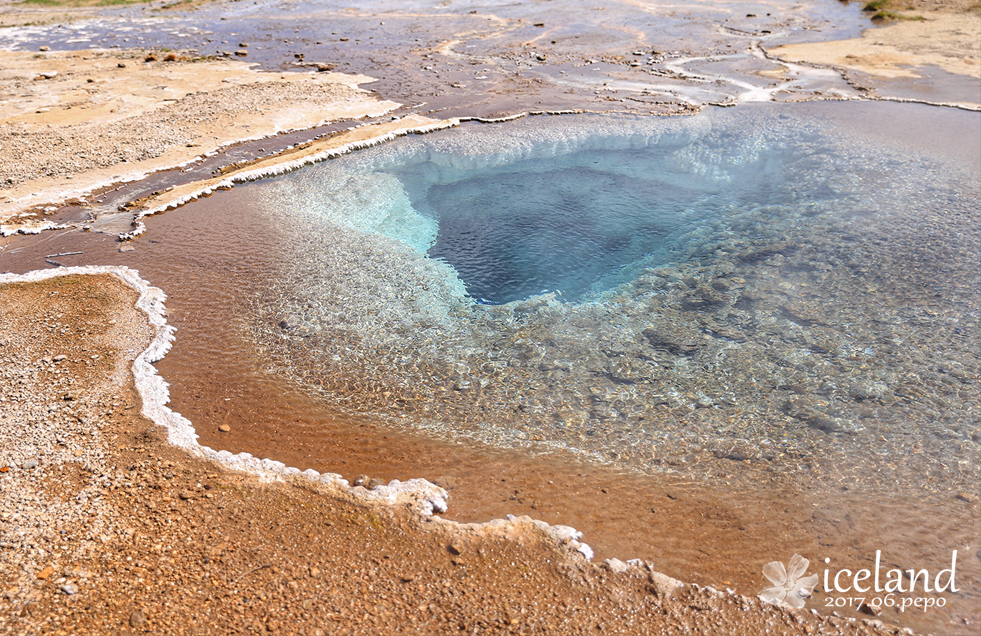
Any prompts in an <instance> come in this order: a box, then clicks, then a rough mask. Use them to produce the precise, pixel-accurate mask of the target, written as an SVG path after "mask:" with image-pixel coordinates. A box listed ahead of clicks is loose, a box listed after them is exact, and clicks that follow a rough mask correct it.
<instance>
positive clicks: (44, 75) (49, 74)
mask: <svg viewBox="0 0 981 636" xmlns="http://www.w3.org/2000/svg"><path fill="white" fill-rule="evenodd" d="M56 77H58V71H42V72H40V73H38V74H37V78H36V79H54V78H56Z"/></svg>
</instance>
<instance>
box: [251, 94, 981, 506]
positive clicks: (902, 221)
mask: <svg viewBox="0 0 981 636" xmlns="http://www.w3.org/2000/svg"><path fill="white" fill-rule="evenodd" d="M972 122H973V120H972ZM971 125H975V126H976V122H974V123H972V124H971ZM843 131H844V129H840V128H836V127H835V126H834V125H832V124H829V123H828V122H826V121H822V120H821V119H820V118H815V117H812V116H809V115H807V111H806V110H805V109H801V108H797V109H795V110H789V109H786V108H778V107H761V108H757V109H740V110H738V111H736V112H731V111H730V112H711V113H708V114H704V115H701V116H697V117H691V118H662V119H656V118H635V117H628V116H610V117H599V116H595V117H587V116H583V117H574V118H568V117H565V118H555V117H552V118H546V117H538V118H528V119H525V120H522V121H518V122H515V123H512V124H508V125H506V126H502V125H495V126H480V125H473V126H466V127H464V128H462V129H456V130H451V131H447V132H443V133H437V134H431V135H426V136H420V137H410V138H407V139H404V140H399V141H398V142H395V143H392V144H388V145H385V146H382V147H378V148H375V149H372V150H368V151H364V152H360V153H357V154H355V155H352V156H348V157H344V158H342V159H338V160H335V161H330V162H326V163H323V164H319V165H316V166H313V167H310V168H308V169H304V170H301V171H298V172H296V173H293V174H290V175H287V176H284V177H281V178H277V179H272V180H268V181H264V182H259V183H256V184H252V185H249V186H247V191H246V193H247V196H248V198H249V200H250V201H251V202H252V203H253V204H254V205H255V207H256V208H257V209H258V210H259V211H260V213H261V214H265V215H268V217H269V218H270V219H271V222H272V223H275V224H277V225H278V226H281V228H283V229H282V231H283V232H285V233H286V234H287V235H290V239H289V242H290V245H291V249H290V257H289V258H288V259H287V260H286V262H284V263H283V264H282V266H281V268H280V270H279V271H278V273H277V274H276V276H275V277H274V278H273V279H272V280H269V281H266V285H263V289H262V291H260V293H258V294H257V296H256V300H255V306H254V313H255V316H256V319H255V321H254V325H253V328H252V332H253V338H254V341H255V343H256V346H257V347H258V349H259V351H260V352H261V355H262V356H264V357H265V358H266V359H268V361H269V365H270V366H269V368H270V370H275V371H276V372H277V373H282V374H285V375H287V376H288V377H291V378H293V379H295V380H297V381H300V382H302V383H303V384H304V385H306V386H307V387H308V388H310V389H312V390H314V391H316V392H318V393H319V394H321V395H322V396H324V397H325V398H326V399H328V400H329V401H331V402H333V403H335V404H337V405H339V406H342V407H344V408H347V409H351V410H353V411H357V412H367V413H372V414H376V415H379V416H382V417H385V418H389V419H390V420H392V421H394V422H404V423H408V425H409V426H411V427H414V428H422V429H426V430H430V431H434V432H436V433H438V434H440V435H443V436H449V437H470V438H474V439H480V440H483V441H487V442H490V443H492V444H498V445H504V446H531V447H536V448H543V449H544V448H548V447H562V448H567V449H572V450H574V451H577V452H582V453H587V454H589V455H591V456H594V457H596V458H599V459H602V460H612V461H617V462H620V463H623V464H627V465H630V466H633V467H635V468H639V469H641V470H645V471H664V470H669V471H675V470H678V471H682V472H686V473H687V472H698V473H699V474H700V475H702V476H703V477H708V478H713V477H715V478H719V479H729V478H732V473H731V471H732V467H733V462H737V461H756V462H761V463H763V464H765V465H766V466H767V470H771V471H773V472H774V474H782V475H785V476H786V478H787V479H790V480H807V481H813V480H818V481H826V482H828V483H846V482H847V483H852V484H862V485H863V486H864V487H868V488H872V489H875V488H879V487H881V488H885V489H895V488H896V487H897V485H896V484H897V483H898V484H900V487H904V486H905V487H909V488H914V489H915V488H921V487H924V484H926V485H927V487H929V484H930V483H932V482H933V481H934V480H936V479H942V480H943V482H944V483H945V484H947V485H948V486H949V485H950V484H952V483H963V484H967V483H970V482H971V480H972V479H973V480H976V479H977V477H978V463H977V461H978V449H979V446H978V442H979V441H981V437H979V427H978V420H977V415H976V413H977V410H976V405H977V397H978V388H979V384H978V381H977V378H978V356H979V354H981V351H979V343H978V341H977V339H976V338H973V337H971V335H970V334H972V333H977V332H978V329H977V326H978V325H977V321H978V301H979V292H978V290H979V289H981V280H979V274H981V271H979V270H981V268H979V264H978V259H977V256H976V255H977V253H978V249H979V247H981V242H979V229H978V228H979V225H978V223H977V221H978V218H977V216H978V215H977V207H976V201H977V200H978V195H979V188H978V183H977V179H976V176H974V175H972V173H971V171H970V170H967V169H964V168H962V167H959V166H957V165H954V164H952V163H950V162H945V161H943V160H941V159H938V158H936V157H934V156H932V155H930V154H927V153H920V152H914V151H911V150H910V149H909V148H908V147H899V146H897V147H890V146H889V145H887V144H883V143H881V141H877V140H874V139H866V138H862V137H860V136H859V135H856V134H854V132H851V133H844V134H843Z"/></svg>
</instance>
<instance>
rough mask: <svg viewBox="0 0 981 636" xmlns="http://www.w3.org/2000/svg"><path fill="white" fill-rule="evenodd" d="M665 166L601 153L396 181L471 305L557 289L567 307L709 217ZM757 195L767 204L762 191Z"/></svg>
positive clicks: (417, 174) (710, 205) (674, 247)
mask: <svg viewBox="0 0 981 636" xmlns="http://www.w3.org/2000/svg"><path fill="white" fill-rule="evenodd" d="M663 160H664V153H661V152H659V151H657V150H656V149H643V150H599V151H594V152H590V153H575V154H573V155H571V156H567V157H562V158H561V159H559V158H556V159H554V160H552V161H548V162H541V161H536V160H527V161H518V162H515V163H513V164H509V165H507V166H504V167H498V168H493V169H483V170H481V169H477V170H461V171H460V172H459V174H458V175H454V177H455V179H454V180H452V181H450V180H448V179H447V178H446V176H445V175H443V179H441V180H440V181H438V182H436V183H429V172H430V170H432V169H433V167H434V166H433V164H432V163H431V162H426V163H424V164H421V165H419V166H413V167H412V168H410V169H405V170H400V171H397V172H396V173H395V174H396V175H397V176H398V177H399V179H400V180H401V181H402V182H403V183H407V184H411V186H410V187H409V190H410V192H412V193H413V195H414V196H412V197H411V201H412V204H413V206H414V207H415V208H416V209H418V210H419V211H420V212H421V213H422V214H424V215H425V216H427V217H428V218H432V219H434V220H435V221H436V223H437V226H438V230H437V234H436V240H435V242H434V244H433V245H432V247H430V248H429V250H428V254H429V256H430V257H431V258H438V259H442V260H445V261H446V262H447V263H449V264H450V265H451V266H452V267H453V268H454V269H455V270H456V272H457V274H458V275H459V276H460V278H461V279H462V280H463V282H464V284H465V285H466V288H467V292H468V293H469V294H470V295H471V296H472V297H473V298H474V299H475V300H477V301H478V302H481V303H494V304H500V303H507V302H510V301H515V300H526V299H528V298H530V297H532V296H534V295H536V294H542V293H548V292H558V293H559V294H560V295H561V297H562V298H563V299H565V300H570V301H571V300H578V299H581V298H583V297H584V296H589V295H590V294H591V293H592V294H595V293H597V292H603V291H606V290H608V289H611V288H612V287H615V286H616V285H617V284H619V283H622V282H624V281H626V280H629V279H630V278H633V277H636V275H637V274H638V273H639V271H640V270H641V269H642V268H643V267H649V266H653V265H660V264H664V263H670V262H674V261H676V260H678V259H679V258H680V252H681V250H682V249H683V248H684V244H685V241H686V238H685V234H686V233H687V232H690V231H691V230H692V229H693V228H697V227H698V226H699V224H700V223H702V222H703V221H705V220H706V219H709V218H711V217H712V216H713V214H714V212H715V211H716V208H715V206H716V205H717V204H718V202H717V200H716V199H717V197H716V196H714V195H713V193H711V192H707V191H706V189H705V188H699V187H692V186H693V184H683V185H675V184H673V183H671V182H670V181H668V180H665V179H664V178H663V177H662V175H661V174H660V169H659V167H660V162H662V161H663ZM427 184H428V187H427ZM745 185H749V187H753V186H757V187H758V186H760V184H759V180H758V179H754V180H753V183H752V184H745ZM743 189H744V190H745V186H744V187H743ZM757 198H758V199H759V200H764V201H765V200H766V199H767V189H766V188H765V187H763V188H760V189H759V192H758V196H757Z"/></svg>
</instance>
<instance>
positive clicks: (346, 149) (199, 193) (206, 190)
mask: <svg viewBox="0 0 981 636" xmlns="http://www.w3.org/2000/svg"><path fill="white" fill-rule="evenodd" d="M522 116H523V115H522ZM363 125H364V124H362V125H359V126H354V127H352V128H350V129H349V130H354V129H355V128H361V127H362V126H363ZM459 125H460V120H459V119H457V118H453V119H447V120H444V121H438V122H435V123H432V124H426V125H423V126H408V127H405V128H399V129H397V130H393V131H390V132H387V133H385V134H383V135H378V136H377V137H372V138H370V139H365V140H363V141H352V142H351V143H348V144H344V145H343V146H339V147H337V148H331V149H329V150H322V151H320V152H317V153H314V154H312V155H308V156H306V157H303V158H301V159H294V160H293V161H283V162H281V163H277V164H274V165H272V166H266V167H264V168H257V169H255V170H247V171H245V172H241V173H239V174H236V175H235V176H232V177H229V178H228V179H223V180H222V181H220V182H218V183H217V184H213V185H209V186H206V187H203V188H201V189H200V190H195V191H193V192H189V193H187V194H185V195H183V196H181V197H178V198H177V199H174V200H173V201H170V202H168V203H166V204H164V205H159V206H157V207H154V208H150V209H148V210H144V211H143V212H141V213H140V214H139V215H137V216H136V218H134V219H133V227H134V229H133V231H132V232H127V233H125V234H120V235H119V239H120V240H121V241H128V240H131V239H134V238H136V237H137V236H139V235H141V234H143V233H144V232H146V226H145V225H144V223H143V219H144V218H146V217H148V216H153V215H154V214H160V213H161V212H166V211H167V210H173V209H176V208H179V207H180V206H182V205H185V204H187V203H190V202H191V201H194V200H196V199H198V198H200V197H203V196H208V195H210V194H212V193H213V192H214V191H215V190H222V189H229V188H232V187H234V186H235V184H237V183H246V182H248V181H258V180H260V179H265V178H267V177H275V176H279V175H283V174H286V173H288V172H293V171H294V170H299V169H300V168H303V167H305V166H311V165H313V164H315V163H319V162H321V161H326V160H328V159H336V158H337V157H340V156H342V155H347V154H351V153H352V152H356V151H358V150H363V149H365V148H370V147H372V146H377V145H380V144H383V143H386V142H389V141H392V140H394V139H397V138H399V137H405V136H407V135H421V134H425V133H430V132H434V131H437V130H445V129H447V128H454V127H456V126H459Z"/></svg>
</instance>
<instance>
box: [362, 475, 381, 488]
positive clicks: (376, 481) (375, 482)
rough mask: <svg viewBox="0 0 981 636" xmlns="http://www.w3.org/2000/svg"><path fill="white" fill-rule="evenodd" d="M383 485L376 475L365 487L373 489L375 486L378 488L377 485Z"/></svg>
mask: <svg viewBox="0 0 981 636" xmlns="http://www.w3.org/2000/svg"><path fill="white" fill-rule="evenodd" d="M384 485H385V482H383V481H382V480H381V479H378V478H377V477H374V478H373V479H372V480H371V481H369V482H368V485H367V486H366V488H368V490H374V489H375V488H378V487H379V486H384Z"/></svg>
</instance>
